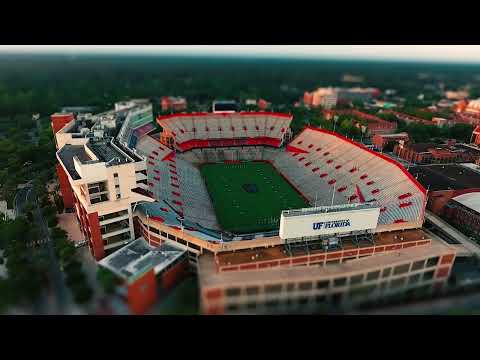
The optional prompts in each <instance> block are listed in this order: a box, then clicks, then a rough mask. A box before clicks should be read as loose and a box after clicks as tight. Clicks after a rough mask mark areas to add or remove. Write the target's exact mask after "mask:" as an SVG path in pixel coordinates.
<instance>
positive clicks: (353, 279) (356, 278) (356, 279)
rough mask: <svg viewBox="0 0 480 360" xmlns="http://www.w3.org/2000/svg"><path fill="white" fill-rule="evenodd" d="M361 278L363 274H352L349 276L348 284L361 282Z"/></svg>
mask: <svg viewBox="0 0 480 360" xmlns="http://www.w3.org/2000/svg"><path fill="white" fill-rule="evenodd" d="M362 280H363V274H360V275H355V276H352V277H351V278H350V285H358V284H361V282H362Z"/></svg>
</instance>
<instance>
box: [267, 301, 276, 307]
mask: <svg viewBox="0 0 480 360" xmlns="http://www.w3.org/2000/svg"><path fill="white" fill-rule="evenodd" d="M278 304H279V301H278V300H270V301H267V302H266V303H265V305H266V306H268V307H275V306H278Z"/></svg>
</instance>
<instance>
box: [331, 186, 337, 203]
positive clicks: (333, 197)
mask: <svg viewBox="0 0 480 360" xmlns="http://www.w3.org/2000/svg"><path fill="white" fill-rule="evenodd" d="M336 186H337V183H334V184H333V194H332V204H331V205H330V206H333V200H334V199H335V188H336Z"/></svg>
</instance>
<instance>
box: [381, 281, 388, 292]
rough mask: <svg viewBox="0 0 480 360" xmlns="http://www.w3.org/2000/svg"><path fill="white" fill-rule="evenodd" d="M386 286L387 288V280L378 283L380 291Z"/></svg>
mask: <svg viewBox="0 0 480 360" xmlns="http://www.w3.org/2000/svg"><path fill="white" fill-rule="evenodd" d="M386 288H387V282H386V281H384V282H382V283H380V291H385V289H386Z"/></svg>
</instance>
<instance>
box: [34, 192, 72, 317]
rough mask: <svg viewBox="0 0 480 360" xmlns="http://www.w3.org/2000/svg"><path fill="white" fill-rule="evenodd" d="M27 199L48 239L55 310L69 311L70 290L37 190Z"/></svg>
mask: <svg viewBox="0 0 480 360" xmlns="http://www.w3.org/2000/svg"><path fill="white" fill-rule="evenodd" d="M26 198H27V200H30V201H31V202H32V203H33V204H35V205H36V207H35V208H34V210H33V216H34V220H35V223H36V224H37V227H38V230H39V235H40V239H46V240H47V242H46V248H45V250H46V253H47V255H48V258H49V261H48V263H49V277H50V280H51V281H50V282H51V284H52V290H53V294H54V298H55V310H54V313H56V314H64V313H66V311H67V307H68V305H70V304H69V296H68V295H69V292H68V288H67V286H66V284H65V279H64V276H63V273H62V271H61V269H60V263H59V261H58V259H57V256H56V254H55V251H54V248H53V243H52V239H51V238H50V230H49V229H48V226H47V223H46V221H45V218H44V216H43V213H42V210H41V209H40V207H39V205H38V201H37V199H36V196H35V191H34V190H33V189H32V191H29V192H28V193H27V196H26Z"/></svg>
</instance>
